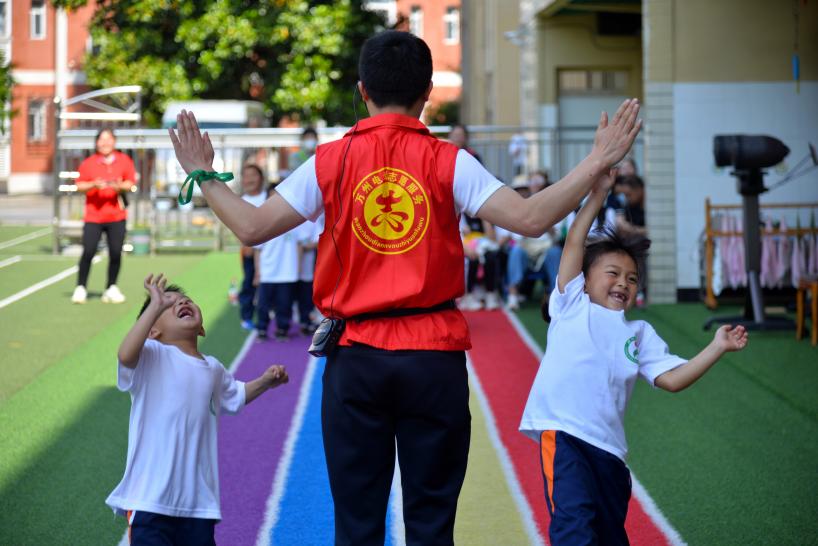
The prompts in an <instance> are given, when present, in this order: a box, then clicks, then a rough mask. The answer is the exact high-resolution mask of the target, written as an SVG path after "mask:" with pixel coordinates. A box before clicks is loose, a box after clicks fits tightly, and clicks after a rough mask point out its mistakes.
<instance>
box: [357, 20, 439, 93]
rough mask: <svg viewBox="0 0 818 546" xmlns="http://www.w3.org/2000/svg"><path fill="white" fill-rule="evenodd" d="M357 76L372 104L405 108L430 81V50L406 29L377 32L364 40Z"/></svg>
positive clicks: (424, 89)
mask: <svg viewBox="0 0 818 546" xmlns="http://www.w3.org/2000/svg"><path fill="white" fill-rule="evenodd" d="M358 77H359V78H360V80H361V83H363V84H364V88H365V89H366V92H367V93H368V94H369V97H370V98H371V99H372V102H374V103H375V105H376V106H379V107H384V106H403V107H406V108H409V107H410V106H412V105H413V104H415V103H416V102H417V101H418V99H420V98H421V97H422V96H423V94H424V93H425V92H426V89H427V88H428V87H429V83H430V82H431V81H432V52H431V51H430V50H429V46H428V45H426V42H424V41H423V40H421V39H420V38H418V37H417V36H415V35H413V34H410V33H408V32H402V31H398V30H387V31H385V32H381V33H379V34H376V35H375V36H373V37H371V38H369V39H368V40H367V41H366V42H364V45H363V47H362V48H361V56H360V58H359V60H358Z"/></svg>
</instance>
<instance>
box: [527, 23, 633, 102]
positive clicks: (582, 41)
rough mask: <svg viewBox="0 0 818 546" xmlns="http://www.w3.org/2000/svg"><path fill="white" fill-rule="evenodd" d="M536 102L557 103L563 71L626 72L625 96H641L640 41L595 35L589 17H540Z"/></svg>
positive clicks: (627, 37) (594, 27) (622, 37)
mask: <svg viewBox="0 0 818 546" xmlns="http://www.w3.org/2000/svg"><path fill="white" fill-rule="evenodd" d="M538 30H539V32H538V35H539V39H538V45H539V47H538V49H539V56H538V57H539V58H538V62H539V71H538V73H539V75H540V82H539V83H540V85H539V92H538V95H537V99H538V100H539V102H540V103H542V104H556V102H557V99H558V98H559V97H558V96H557V95H558V85H557V76H558V73H559V71H560V70H562V69H584V70H599V69H604V70H627V71H628V88H627V94H628V95H630V96H633V97H640V96H641V95H642V42H641V40H640V39H639V37H636V36H598V35H596V21H595V17H594V15H592V14H587V15H585V14H583V15H556V16H554V17H542V16H541V17H540V19H539V24H538Z"/></svg>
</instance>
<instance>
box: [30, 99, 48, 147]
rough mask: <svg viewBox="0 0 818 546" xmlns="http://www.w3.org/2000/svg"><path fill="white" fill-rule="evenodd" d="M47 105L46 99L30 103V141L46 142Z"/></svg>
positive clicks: (33, 100) (32, 100) (31, 100)
mask: <svg viewBox="0 0 818 546" xmlns="http://www.w3.org/2000/svg"><path fill="white" fill-rule="evenodd" d="M46 113H47V104H46V102H45V100H44V99H30V100H29V101H28V141H29V142H43V141H45V140H46Z"/></svg>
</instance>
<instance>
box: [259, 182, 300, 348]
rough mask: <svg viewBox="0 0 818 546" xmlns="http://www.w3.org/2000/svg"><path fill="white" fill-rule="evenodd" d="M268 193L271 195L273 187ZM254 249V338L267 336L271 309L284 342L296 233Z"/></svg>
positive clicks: (296, 259)
mask: <svg viewBox="0 0 818 546" xmlns="http://www.w3.org/2000/svg"><path fill="white" fill-rule="evenodd" d="M268 193H272V186H271V188H270V189H269V191H268ZM256 248H257V249H258V250H257V252H256V280H255V284H256V287H257V290H258V297H257V298H256V339H257V340H258V341H264V340H266V339H267V338H268V337H269V335H268V332H267V329H268V327H269V325H270V310H271V309H272V310H273V311H274V312H275V323H276V324H275V338H276V340H277V341H286V340H287V339H288V337H289V331H290V323H291V322H292V316H293V303H295V301H296V283H297V282H298V274H299V268H300V253H299V248H298V234H297V232H296V230H291V231H288V232H287V233H284V234H283V235H280V236H278V237H276V238H275V239H270V240H269V241H267V242H266V243H262V244H260V245H258V246H257V247H256Z"/></svg>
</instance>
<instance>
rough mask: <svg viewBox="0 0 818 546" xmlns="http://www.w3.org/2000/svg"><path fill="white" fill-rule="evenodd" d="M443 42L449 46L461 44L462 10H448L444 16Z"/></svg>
mask: <svg viewBox="0 0 818 546" xmlns="http://www.w3.org/2000/svg"><path fill="white" fill-rule="evenodd" d="M443 41H444V42H445V43H447V44H456V43H458V42H460V10H459V9H458V8H446V13H445V15H443Z"/></svg>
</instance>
